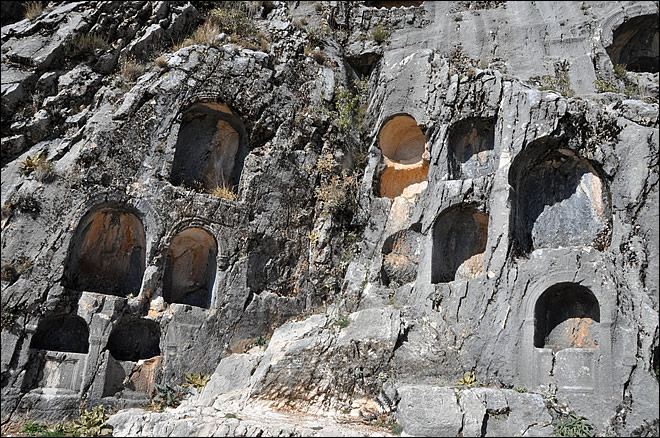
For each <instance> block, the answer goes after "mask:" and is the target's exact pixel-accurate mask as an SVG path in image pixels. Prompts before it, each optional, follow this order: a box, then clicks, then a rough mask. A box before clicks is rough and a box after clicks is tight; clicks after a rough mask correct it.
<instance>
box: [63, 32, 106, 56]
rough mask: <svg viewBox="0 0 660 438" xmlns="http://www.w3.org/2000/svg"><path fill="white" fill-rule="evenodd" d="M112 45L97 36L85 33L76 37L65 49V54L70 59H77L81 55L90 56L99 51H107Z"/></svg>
mask: <svg viewBox="0 0 660 438" xmlns="http://www.w3.org/2000/svg"><path fill="white" fill-rule="evenodd" d="M108 47H110V45H109V44H108V41H107V40H106V39H105V38H104V37H102V36H100V35H96V34H91V33H89V34H88V33H83V34H79V35H76V36H75V37H73V39H71V41H69V42H68V43H67V44H66V45H65V47H64V53H65V55H66V56H67V57H69V58H75V57H77V56H81V55H88V54H92V53H94V52H96V51H97V50H106V49H107V48H108Z"/></svg>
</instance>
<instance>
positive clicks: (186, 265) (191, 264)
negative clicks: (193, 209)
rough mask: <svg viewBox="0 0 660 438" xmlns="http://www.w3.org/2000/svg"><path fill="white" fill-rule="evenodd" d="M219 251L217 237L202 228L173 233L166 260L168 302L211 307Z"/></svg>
mask: <svg viewBox="0 0 660 438" xmlns="http://www.w3.org/2000/svg"><path fill="white" fill-rule="evenodd" d="M217 253H218V248H217V244H216V241H215V238H214V237H213V236H212V235H210V234H209V233H208V232H207V231H205V230H203V229H201V228H188V229H185V230H183V231H181V232H180V233H178V234H177V235H176V236H174V238H173V239H172V243H171V244H170V247H169V249H168V251H167V258H166V262H165V282H164V284H163V298H164V299H165V301H167V302H168V303H181V304H190V305H192V306H198V307H205V308H208V307H209V306H210V305H211V295H212V292H213V282H214V281H215V273H216V255H217Z"/></svg>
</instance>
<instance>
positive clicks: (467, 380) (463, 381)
mask: <svg viewBox="0 0 660 438" xmlns="http://www.w3.org/2000/svg"><path fill="white" fill-rule="evenodd" d="M456 384H457V385H461V386H474V385H476V384H477V376H476V375H475V373H474V371H466V372H465V373H463V377H461V378H460V380H459V381H458V383H456Z"/></svg>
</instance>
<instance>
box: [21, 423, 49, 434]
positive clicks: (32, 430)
mask: <svg viewBox="0 0 660 438" xmlns="http://www.w3.org/2000/svg"><path fill="white" fill-rule="evenodd" d="M46 430H47V429H46V426H44V425H43V424H39V423H25V424H24V425H23V430H22V431H21V432H22V433H26V434H28V435H31V436H34V435H37V434H40V433H44V432H46Z"/></svg>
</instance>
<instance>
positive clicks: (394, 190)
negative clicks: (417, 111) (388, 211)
mask: <svg viewBox="0 0 660 438" xmlns="http://www.w3.org/2000/svg"><path fill="white" fill-rule="evenodd" d="M378 143H379V145H380V149H381V151H382V153H383V163H384V164H385V169H384V170H383V172H382V173H381V175H380V185H379V192H380V196H381V197H384V198H396V197H398V196H404V197H407V198H410V197H413V196H415V195H416V194H418V193H419V192H421V191H422V190H424V189H425V188H426V186H427V184H428V183H427V176H428V173H429V158H428V157H429V153H428V149H427V146H426V136H424V134H423V133H422V130H421V129H420V128H419V126H418V125H417V122H416V121H415V119H414V118H412V117H411V116H409V115H407V114H402V115H396V116H394V117H392V118H391V119H390V120H388V121H387V122H386V123H385V125H383V127H382V129H381V130H380V133H379V135H378Z"/></svg>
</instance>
